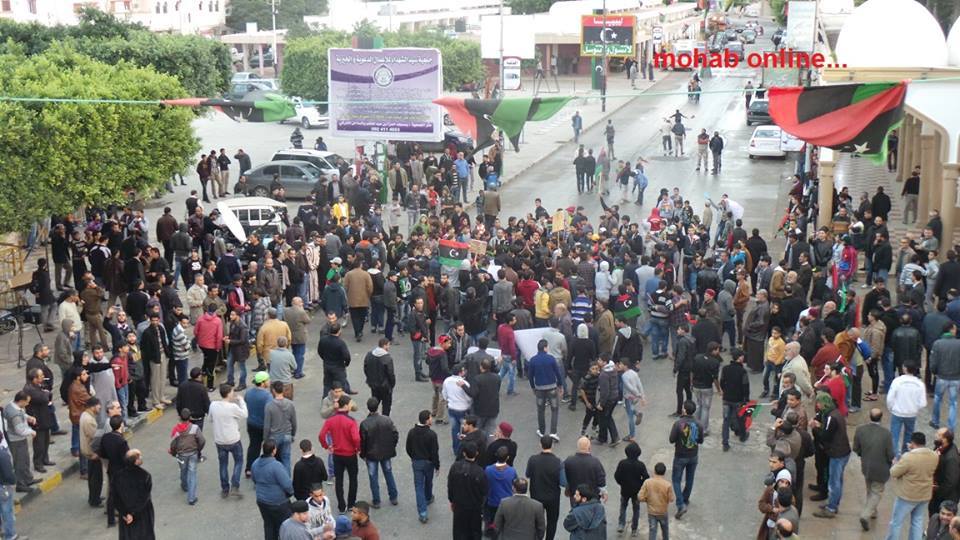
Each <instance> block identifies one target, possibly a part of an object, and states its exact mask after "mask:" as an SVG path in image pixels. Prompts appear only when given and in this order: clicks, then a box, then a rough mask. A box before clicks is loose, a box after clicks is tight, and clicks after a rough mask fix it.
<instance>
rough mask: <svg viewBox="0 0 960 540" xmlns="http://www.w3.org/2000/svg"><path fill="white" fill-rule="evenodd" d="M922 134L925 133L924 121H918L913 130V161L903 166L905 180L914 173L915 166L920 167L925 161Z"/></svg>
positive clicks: (911, 157)
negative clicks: (923, 160)
mask: <svg viewBox="0 0 960 540" xmlns="http://www.w3.org/2000/svg"><path fill="white" fill-rule="evenodd" d="M921 133H923V121H922V120H917V121H916V123H915V124H914V130H913V136H912V139H913V143H912V144H913V152H912V153H911V154H910V159H911V161H910V162H909V163H904V164H903V177H904V178H907V177H909V176H910V172H911V171H913V166H914V165H920V164H921V163H922V161H921V160H922V159H923V153H922V148H923V147H922V143H921V139H920V135H921Z"/></svg>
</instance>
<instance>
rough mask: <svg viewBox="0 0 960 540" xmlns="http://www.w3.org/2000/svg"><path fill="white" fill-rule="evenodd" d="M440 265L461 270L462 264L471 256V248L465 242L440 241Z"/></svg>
mask: <svg viewBox="0 0 960 540" xmlns="http://www.w3.org/2000/svg"><path fill="white" fill-rule="evenodd" d="M438 255H439V258H440V264H442V265H443V266H451V267H453V268H460V262H461V261H464V260H466V258H467V257H468V256H469V255H470V246H469V245H468V244H464V243H463V242H457V241H454V240H446V239H440V249H439V250H438Z"/></svg>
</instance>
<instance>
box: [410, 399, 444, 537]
mask: <svg viewBox="0 0 960 540" xmlns="http://www.w3.org/2000/svg"><path fill="white" fill-rule="evenodd" d="M431 425H433V417H432V416H431V415H430V411H428V410H422V411H420V414H419V415H417V425H415V426H413V427H412V428H410V431H408V432H407V456H409V457H410V461H411V462H412V464H413V480H414V482H413V485H414V491H415V492H416V498H417V515H418V517H419V519H420V523H426V522H427V505H428V504H429V503H430V502H432V501H433V476H434V475H435V474H439V473H440V445H439V443H438V442H437V434H436V433H435V432H434V431H433V430H432V429H430V426H431Z"/></svg>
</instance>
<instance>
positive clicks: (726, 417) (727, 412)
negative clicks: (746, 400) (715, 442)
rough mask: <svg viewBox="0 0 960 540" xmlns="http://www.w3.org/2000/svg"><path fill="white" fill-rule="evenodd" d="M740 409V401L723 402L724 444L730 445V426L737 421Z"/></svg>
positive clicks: (722, 429) (722, 431)
mask: <svg viewBox="0 0 960 540" xmlns="http://www.w3.org/2000/svg"><path fill="white" fill-rule="evenodd" d="M739 409H740V404H739V403H733V402H732V401H724V402H723V427H722V428H721V430H720V433H721V438H722V440H723V445H724V446H730V426H731V424H733V423H734V422H736V421H737V411H738V410H739ZM741 440H743V439H741Z"/></svg>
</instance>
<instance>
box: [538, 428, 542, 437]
mask: <svg viewBox="0 0 960 540" xmlns="http://www.w3.org/2000/svg"><path fill="white" fill-rule="evenodd" d="M540 437H543V433H541V432H540V430H539V429H538V430H537V438H538V439H539V438H540Z"/></svg>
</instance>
